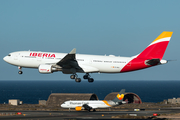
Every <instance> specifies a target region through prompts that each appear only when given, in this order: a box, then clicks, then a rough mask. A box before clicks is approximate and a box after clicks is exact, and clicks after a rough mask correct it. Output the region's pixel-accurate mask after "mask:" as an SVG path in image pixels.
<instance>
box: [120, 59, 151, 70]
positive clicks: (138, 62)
mask: <svg viewBox="0 0 180 120" xmlns="http://www.w3.org/2000/svg"><path fill="white" fill-rule="evenodd" d="M145 61H146V60H145V59H139V58H134V59H133V60H131V61H130V62H129V63H128V64H127V65H125V66H124V68H123V69H122V70H121V71H120V72H130V71H134V70H139V69H143V68H147V67H150V66H147V65H146V64H145Z"/></svg>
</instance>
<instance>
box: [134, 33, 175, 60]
mask: <svg viewBox="0 0 180 120" xmlns="http://www.w3.org/2000/svg"><path fill="white" fill-rule="evenodd" d="M172 34H173V32H168V31H164V32H162V33H161V34H160V35H159V36H158V37H157V38H156V39H155V40H154V41H153V42H152V43H151V44H150V45H149V46H148V47H147V48H146V49H145V50H144V51H143V52H141V53H140V54H139V55H138V56H137V58H143V59H160V60H161V59H162V58H163V55H164V53H165V51H166V48H167V46H168V43H169V41H170V39H171V36H172Z"/></svg>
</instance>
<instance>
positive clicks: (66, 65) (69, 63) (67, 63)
mask: <svg viewBox="0 0 180 120" xmlns="http://www.w3.org/2000/svg"><path fill="white" fill-rule="evenodd" d="M56 65H59V66H61V67H62V68H63V69H71V68H75V69H81V68H80V66H79V65H78V62H77V61H76V48H74V49H73V50H72V51H71V52H70V53H68V54H67V55H66V56H65V57H64V58H63V59H61V60H60V61H59V62H58V63H56Z"/></svg>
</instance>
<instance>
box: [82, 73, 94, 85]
mask: <svg viewBox="0 0 180 120" xmlns="http://www.w3.org/2000/svg"><path fill="white" fill-rule="evenodd" d="M90 77H91V76H90V75H89V73H86V74H85V75H84V76H83V78H84V79H88V82H90V83H91V82H94V79H93V78H90Z"/></svg>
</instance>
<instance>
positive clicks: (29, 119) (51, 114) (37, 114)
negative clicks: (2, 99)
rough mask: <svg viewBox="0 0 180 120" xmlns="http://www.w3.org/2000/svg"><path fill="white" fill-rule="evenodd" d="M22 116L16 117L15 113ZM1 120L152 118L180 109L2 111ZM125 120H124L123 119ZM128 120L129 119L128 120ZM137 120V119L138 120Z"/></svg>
mask: <svg viewBox="0 0 180 120" xmlns="http://www.w3.org/2000/svg"><path fill="white" fill-rule="evenodd" d="M17 112H19V113H21V115H15V113H17ZM0 113H1V116H0V120H72V119H73V120H74V119H113V118H112V116H118V115H130V116H152V115H153V114H154V113H157V114H160V115H161V114H169V113H180V109H165V110H152V111H146V110H145V111H96V112H88V111H70V112H69V111H0ZM121 120H123V118H122V119H121ZM126 120H127V119H126ZM136 120H137V119H136Z"/></svg>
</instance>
